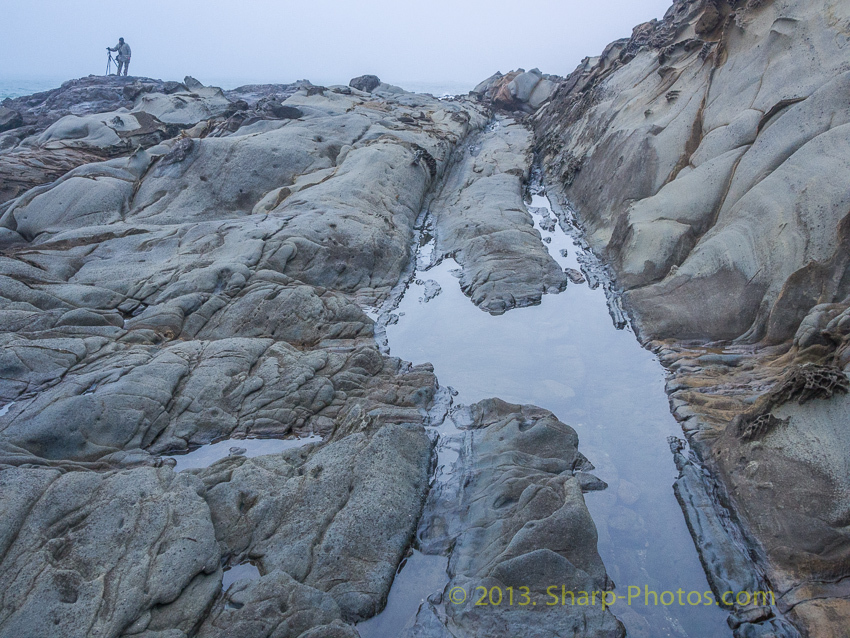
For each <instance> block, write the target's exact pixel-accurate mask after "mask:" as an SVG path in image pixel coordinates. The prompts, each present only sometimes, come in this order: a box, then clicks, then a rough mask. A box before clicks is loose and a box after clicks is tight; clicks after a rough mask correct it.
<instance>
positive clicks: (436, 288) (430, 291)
mask: <svg viewBox="0 0 850 638" xmlns="http://www.w3.org/2000/svg"><path fill="white" fill-rule="evenodd" d="M416 283H417V285H420V286H423V287H424V288H425V292H424V294H423V295H422V296H421V297H420V298H419V301H421V302H422V303H428V302H429V301H431V300H432V299H433V298H434V297H436V296H437V295H439V294H440V293H441V292H443V289H442V288H441V287H440V284H438V283H437V282H436V281H434V280H433V279H428V280H427V281H421V280H418V279H417V280H416Z"/></svg>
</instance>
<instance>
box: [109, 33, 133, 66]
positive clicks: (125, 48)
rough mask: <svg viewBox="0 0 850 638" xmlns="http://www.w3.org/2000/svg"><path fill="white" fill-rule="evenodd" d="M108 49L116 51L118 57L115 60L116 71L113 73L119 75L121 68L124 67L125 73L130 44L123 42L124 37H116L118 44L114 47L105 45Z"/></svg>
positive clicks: (128, 63)
mask: <svg viewBox="0 0 850 638" xmlns="http://www.w3.org/2000/svg"><path fill="white" fill-rule="evenodd" d="M106 49H107V50H108V51H118V57H116V58H115V61H116V62H118V72H117V73H116V74H115V75H121V68H122V67H123V69H124V75H127V69H128V68H130V55H131V51H130V45H129V44H127V43H126V42H124V38H118V44H116V45H115V46H114V47H106Z"/></svg>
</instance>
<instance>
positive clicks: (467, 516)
mask: <svg viewBox="0 0 850 638" xmlns="http://www.w3.org/2000/svg"><path fill="white" fill-rule="evenodd" d="M455 419H456V421H458V422H459V425H460V426H461V427H464V428H465V429H466V431H465V432H464V434H463V437H462V441H461V443H460V445H459V446H458V447H459V449H460V451H461V452H460V456H459V458H458V460H457V461H456V469H455V471H454V474H453V475H452V477H451V480H450V481H448V482H446V483H443V484H442V485H439V486H438V488H437V489H435V490H433V491H432V493H431V497H430V498H429V501H428V503H427V504H426V506H425V513H424V515H423V518H422V522H421V523H420V527H419V543H420V547H421V548H422V550H423V551H424V552H426V553H450V559H449V569H448V571H449V576H450V578H451V580H450V582H449V584H448V585H447V586H446V589H445V592H446V594H445V596H444V597H443V598H442V599H440V600H429V602H428V604H427V605H423V606H422V607H420V610H419V614H418V616H417V618H416V622H415V624H414V626H413V627H411V628H410V629H409V630H408V633H407V634H405V635H407V636H411V637H412V636H417V637H423V638H424V637H438V636H449V635H451V636H457V637H458V638H466V637H467V636H469V637H472V636H481V635H488V636H499V637H505V638H507V637H508V636H516V635H523V636H530V637H533V638H543V637H544V636H569V635H585V636H606V637H610V638H615V637H623V636H625V630H624V629H623V626H622V625H621V624H620V622H619V621H618V620H616V619H615V618H614V616H613V615H612V614H611V612H610V610H606V609H604V608H603V607H602V606H600V605H596V606H593V607H588V608H584V609H582V608H580V607H578V606H575V605H570V604H567V605H566V606H560V607H558V608H557V611H556V612H555V613H552V608H551V607H548V606H546V602H551V598H550V597H549V595H548V594H547V589H548V588H549V587H550V586H551V585H552V584H553V583H557V584H559V585H564V586H565V588H566V589H567V590H570V591H588V592H591V591H596V592H602V591H605V590H607V589H609V588H610V587H611V583H610V582H609V580H608V577H607V574H606V573H605V568H604V567H603V565H602V562H601V560H600V559H599V557H598V555H597V554H596V551H595V548H596V529H595V527H594V526H593V523H592V521H591V519H590V516H589V514H588V512H587V509H586V508H585V506H584V499H583V498H582V487H581V484H580V481H579V478H578V477H577V476H576V474H580V473H581V472H582V470H586V469H592V466H591V465H590V463H589V462H588V461H587V459H585V458H584V457H583V456H582V455H581V454H580V453H579V452H578V450H577V443H578V437H577V435H576V433H575V431H574V430H573V429H572V428H571V427H569V426H568V425H565V424H564V423H561V422H560V421H558V420H557V419H556V418H555V416H554V415H553V414H552V413H551V412H548V411H546V410H543V409H540V408H536V407H534V406H519V405H512V404H509V403H505V402H504V401H500V400H498V399H487V400H485V401H481V402H479V403H476V404H475V405H472V406H470V407H469V408H466V409H464V410H462V411H460V413H458V414H456V415H455ZM477 587H482V588H486V589H487V590H488V592H489V590H490V589H491V588H496V589H497V590H499V591H501V592H507V591H508V588H509V587H510V588H513V589H514V590H515V591H516V592H518V593H517V596H518V597H519V596H520V593H521V592H522V591H523V590H522V588H526V595H527V596H528V597H529V600H528V601H526V603H527V604H525V605H520V604H514V605H509V604H505V605H494V606H490V605H485V606H478V605H476V604H475V601H476V600H478V599H479V598H480V597H481V592H480V590H479V591H477V592H476V588H477ZM455 588H461V589H462V591H463V592H465V593H466V594H467V598H466V600H465V601H463V602H462V603H457V602H456V601H454V600H451V601H450V600H449V599H448V596H449V595H450V592H452V590H454V589H455ZM557 592H558V595H560V587H559V588H557ZM504 595H507V594H504ZM518 602H519V601H518ZM447 627H448V628H449V629H447Z"/></svg>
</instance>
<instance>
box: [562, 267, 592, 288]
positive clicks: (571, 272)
mask: <svg viewBox="0 0 850 638" xmlns="http://www.w3.org/2000/svg"><path fill="white" fill-rule="evenodd" d="M564 272H565V273H566V275H567V279H569V280H570V281H571V282H573V283H574V284H583V283H585V282H586V281H587V279H586V278H585V276H584V275H583V274H582V272H581V271H580V270H576V269H575V268H564Z"/></svg>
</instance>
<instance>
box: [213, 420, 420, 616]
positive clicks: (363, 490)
mask: <svg viewBox="0 0 850 638" xmlns="http://www.w3.org/2000/svg"><path fill="white" fill-rule="evenodd" d="M359 418H365V419H364V423H362V424H358V426H357V429H356V430H355V432H354V433H352V434H350V435H349V436H345V437H342V438H337V439H335V440H334V441H332V442H331V443H328V444H326V445H324V446H322V447H321V448H319V449H318V450H316V451H313V452H312V453H311V451H310V450H309V449H300V450H294V451H292V452H290V453H288V454H283V455H278V456H266V457H255V458H251V459H245V458H244V457H229V458H227V459H225V460H222V461H219V462H218V463H216V464H215V465H213V466H211V467H210V468H208V469H206V470H204V471H202V472H200V473H199V476H201V478H203V480H204V482H205V483H206V485H207V488H208V496H207V500H208V501H209V503H210V507H211V508H212V513H213V521H214V522H215V525H216V535H217V538H218V539H219V541H220V542H221V543H222V546H223V547H225V548H226V553H227V554H228V555H230V556H249V557H253V558H255V560H256V561H257V562H258V564H259V566H260V569H261V571H262V572H264V573H275V572H277V570H281V571H283V572H286V573H287V574H289V575H291V576H292V577H293V578H295V579H296V580H297V581H299V582H300V583H304V584H305V585H308V586H310V587H312V588H314V589H317V590H319V591H323V592H327V593H329V594H330V596H331V597H332V598H333V600H335V601H336V604H337V605H339V608H340V613H341V615H342V618H344V619H345V620H347V621H356V620H362V619H365V618H368V617H370V616H373V615H374V614H375V613H377V612H378V611H379V610H380V609H381V607H383V605H384V602H385V601H386V596H387V594H388V593H389V588H390V585H391V584H392V579H393V576H394V575H395V570H396V567H397V565H398V563H399V561H400V560H401V558H402V555H403V553H404V551H405V550H406V549H407V546H408V544H409V543H410V540H411V538H412V536H413V534H414V531H415V528H416V521H417V518H418V515H419V512H420V510H421V507H422V503H423V501H424V498H425V494H426V492H427V489H428V478H429V467H430V459H431V442H430V440H429V439H428V437H427V436H426V435H425V432H424V430H423V429H422V428H421V427H413V426H408V425H397V424H388V425H385V426H383V427H377V426H376V425H374V417H372V416H371V415H367V414H362V416H361V417H359ZM376 427H377V429H376V430H375V428H376ZM364 430H365V431H364ZM370 430H371V431H370ZM337 436H338V437H339V434H338V435H337ZM263 580H264V579H261V580H260V581H257V582H258V584H257V585H256V586H257V587H263V585H262V582H263ZM251 587H254V585H252V586H251ZM278 595H280V594H278ZM325 622H329V621H328V620H325Z"/></svg>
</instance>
